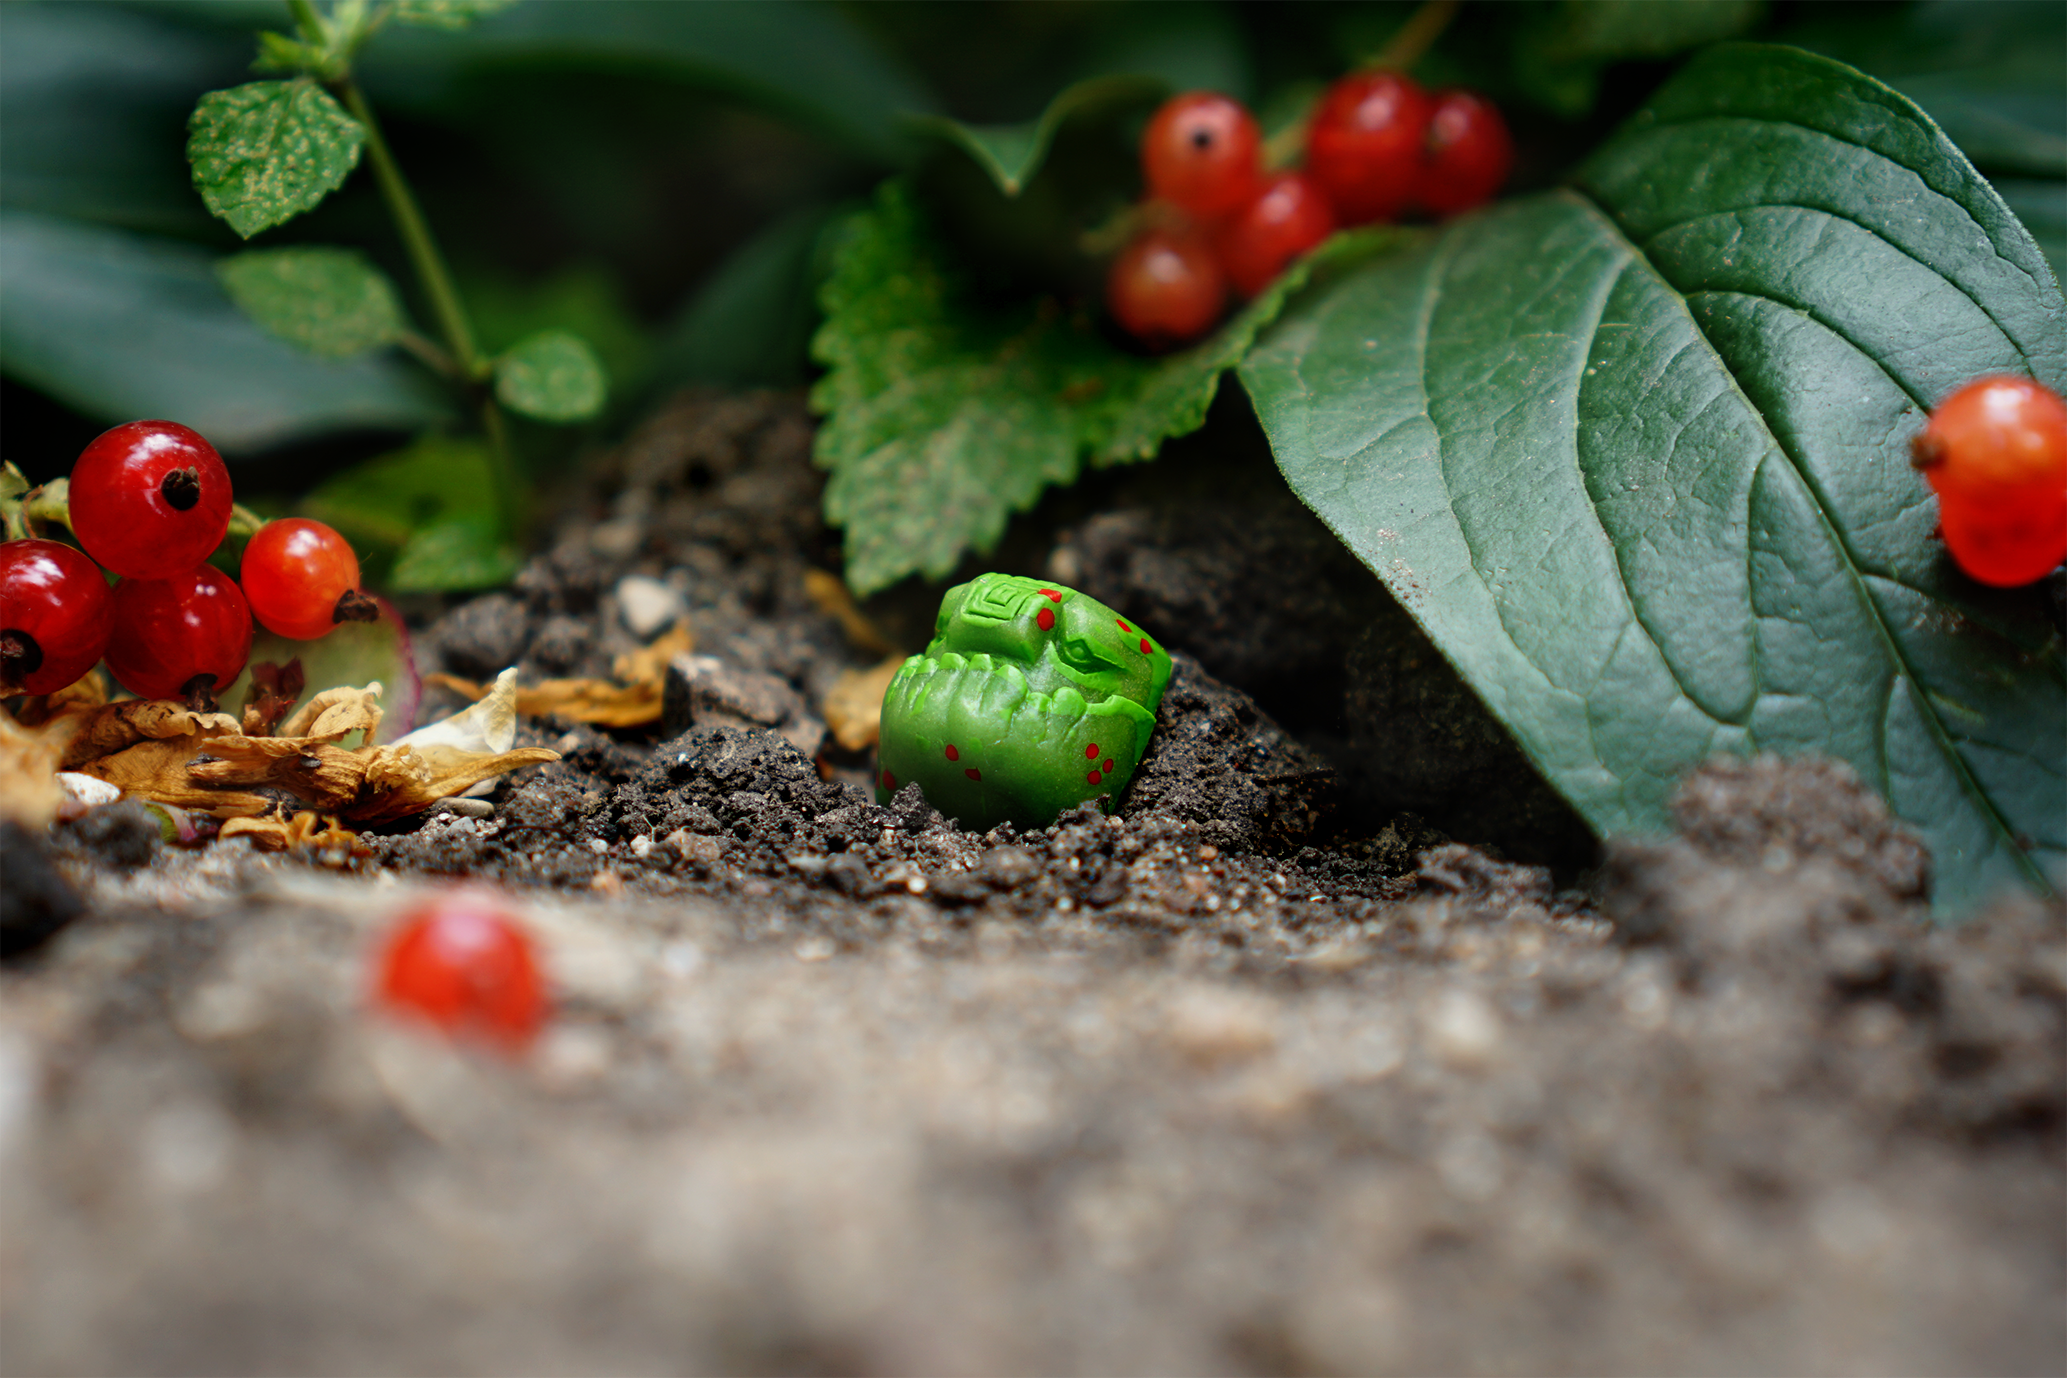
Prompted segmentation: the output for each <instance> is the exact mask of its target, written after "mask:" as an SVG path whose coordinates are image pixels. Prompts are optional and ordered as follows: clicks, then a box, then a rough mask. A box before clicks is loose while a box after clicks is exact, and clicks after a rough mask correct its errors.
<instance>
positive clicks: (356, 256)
mask: <svg viewBox="0 0 2067 1378" xmlns="http://www.w3.org/2000/svg"><path fill="white" fill-rule="evenodd" d="M215 271H216V274H217V275H218V276H219V277H221V278H222V283H223V286H224V288H226V289H227V290H228V291H229V294H230V299H231V300H232V301H234V302H236V303H237V305H238V306H240V307H242V308H243V309H244V314H246V315H247V316H250V317H251V319H253V320H255V321H257V322H258V323H259V324H260V325H261V326H263V327H264V328H265V329H267V330H269V331H271V332H272V333H273V334H275V335H278V336H279V337H280V338H281V339H283V340H286V341H288V342H289V343H291V344H297V345H300V346H301V347H302V348H303V349H306V350H307V351H309V353H311V354H316V355H320V356H322V357H324V358H326V359H349V358H351V357H352V356H353V355H355V354H364V353H365V352H366V351H367V350H369V349H378V348H379V347H380V346H382V345H384V344H392V343H394V341H395V340H396V339H397V338H399V337H400V336H401V334H402V332H403V331H404V330H405V329H407V328H408V321H407V320H406V319H405V318H404V317H403V315H402V303H401V301H400V300H399V299H398V298H397V297H396V295H395V286H394V284H393V283H392V282H390V281H388V276H387V274H386V273H383V272H381V270H380V269H378V268H376V267H374V266H373V263H372V261H371V260H370V259H368V258H367V257H366V255H364V254H362V253H360V252H359V251H358V250H357V249H330V248H307V249H253V250H250V251H248V252H246V253H241V254H233V255H231V256H230V257H229V258H226V259H224V260H222V262H220V263H218V264H217V265H216V269H215Z"/></svg>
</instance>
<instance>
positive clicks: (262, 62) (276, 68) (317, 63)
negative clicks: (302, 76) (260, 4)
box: [252, 31, 325, 74]
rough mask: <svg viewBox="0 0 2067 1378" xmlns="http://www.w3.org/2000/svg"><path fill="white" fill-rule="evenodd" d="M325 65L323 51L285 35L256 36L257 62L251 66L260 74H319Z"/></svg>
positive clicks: (267, 34) (269, 33) (264, 33)
mask: <svg viewBox="0 0 2067 1378" xmlns="http://www.w3.org/2000/svg"><path fill="white" fill-rule="evenodd" d="M324 63H325V54H324V53H323V50H322V49H320V48H317V47H315V46H313V45H311V44H308V43H303V42H301V41H299V40H297V39H292V38H289V37H288V36H287V35H286V34H280V33H272V32H270V31H267V32H263V33H260V34H259V36H258V61H257V62H255V63H253V64H252V65H253V66H254V67H256V68H257V69H258V70H259V71H261V72H287V73H293V74H299V73H302V72H312V73H313V72H320V71H322V70H323V67H324Z"/></svg>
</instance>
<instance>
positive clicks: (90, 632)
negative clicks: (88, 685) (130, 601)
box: [0, 540, 114, 694]
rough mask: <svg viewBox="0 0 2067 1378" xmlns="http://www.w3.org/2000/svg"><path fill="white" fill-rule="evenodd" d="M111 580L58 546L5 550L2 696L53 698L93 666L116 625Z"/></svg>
mask: <svg viewBox="0 0 2067 1378" xmlns="http://www.w3.org/2000/svg"><path fill="white" fill-rule="evenodd" d="M113 617H114V613H113V605H112V603H111V602H110V600H109V598H108V581H107V580H105V579H103V578H102V577H101V572H100V570H99V568H98V567H96V566H95V565H94V563H93V561H91V560H89V559H87V558H86V557H85V556H84V555H81V554H80V553H79V552H78V551H76V550H74V549H72V548H71V547H70V546H68V545H59V544H58V543H57V542H56V541H43V540H28V541H9V542H7V544H5V545H0V694H48V693H51V692H53V691H55V690H58V689H62V688H64V687H65V686H66V685H67V684H70V683H72V682H73V681H74V680H76V679H78V678H79V676H81V675H83V674H85V673H86V672H87V671H88V670H91V669H92V668H93V663H94V662H95V661H97V660H99V659H100V658H101V656H102V655H104V654H105V653H106V652H107V649H108V628H109V626H110V624H111V622H112V620H113Z"/></svg>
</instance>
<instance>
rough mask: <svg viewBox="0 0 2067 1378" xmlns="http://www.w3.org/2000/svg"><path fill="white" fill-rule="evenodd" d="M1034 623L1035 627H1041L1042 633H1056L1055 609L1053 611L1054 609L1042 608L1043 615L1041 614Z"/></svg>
mask: <svg viewBox="0 0 2067 1378" xmlns="http://www.w3.org/2000/svg"><path fill="white" fill-rule="evenodd" d="M1034 623H1035V625H1036V626H1038V627H1039V628H1040V629H1041V630H1042V631H1044V632H1052V631H1054V630H1055V609H1053V608H1042V609H1041V614H1040V616H1038V617H1036V618H1035V619H1034Z"/></svg>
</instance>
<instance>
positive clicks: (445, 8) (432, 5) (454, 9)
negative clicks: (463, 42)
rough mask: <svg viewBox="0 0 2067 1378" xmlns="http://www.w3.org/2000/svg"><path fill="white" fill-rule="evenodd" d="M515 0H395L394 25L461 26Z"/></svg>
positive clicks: (503, 7) (506, 7) (495, 11)
mask: <svg viewBox="0 0 2067 1378" xmlns="http://www.w3.org/2000/svg"><path fill="white" fill-rule="evenodd" d="M515 3H517V0H394V4H395V8H394V10H393V11H392V15H393V18H394V21H395V22H396V23H397V24H413V25H415V26H416V27H418V28H421V29H445V30H447V31H451V30H455V29H464V28H465V27H466V26H467V25H469V24H471V23H473V22H474V21H475V20H476V19H485V18H487V17H488V16H489V15H491V14H499V13H501V12H502V11H503V10H506V9H508V8H509V7H510V6H511V5H514V4H515Z"/></svg>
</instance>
